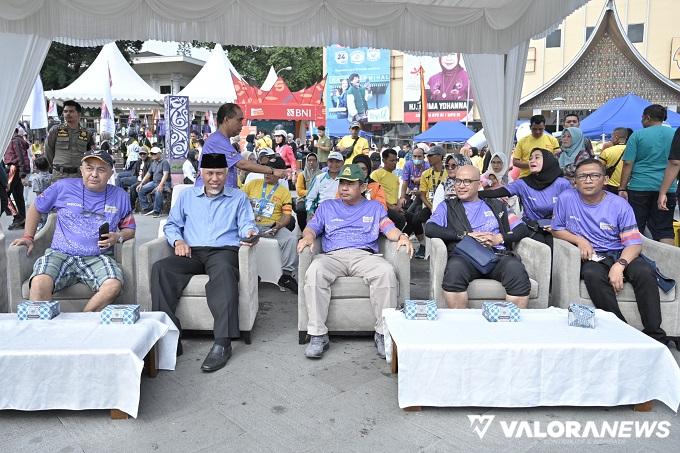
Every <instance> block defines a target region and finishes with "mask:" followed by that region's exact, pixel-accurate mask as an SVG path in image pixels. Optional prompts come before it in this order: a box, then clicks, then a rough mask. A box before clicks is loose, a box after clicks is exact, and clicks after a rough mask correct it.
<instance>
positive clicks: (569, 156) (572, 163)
mask: <svg viewBox="0 0 680 453" xmlns="http://www.w3.org/2000/svg"><path fill="white" fill-rule="evenodd" d="M561 138H562V146H561V150H560V152H559V153H557V158H558V160H559V164H560V168H561V169H562V172H563V173H564V175H565V176H566V177H567V179H569V180H572V181H573V179H574V173H575V170H576V164H578V163H579V162H580V161H582V160H583V159H587V158H589V157H593V156H592V154H591V153H589V152H588V151H587V150H586V146H585V138H584V137H583V132H581V129H579V128H578V127H568V128H566V129H565V130H564V132H562V137H561Z"/></svg>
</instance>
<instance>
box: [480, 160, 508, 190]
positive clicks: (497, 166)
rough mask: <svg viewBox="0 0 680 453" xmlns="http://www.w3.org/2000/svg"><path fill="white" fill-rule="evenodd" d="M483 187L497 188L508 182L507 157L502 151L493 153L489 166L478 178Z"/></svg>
mask: <svg viewBox="0 0 680 453" xmlns="http://www.w3.org/2000/svg"><path fill="white" fill-rule="evenodd" d="M479 180H480V183H481V186H482V187H483V188H484V189H499V188H501V187H503V186H504V185H506V184H507V183H508V168H507V157H506V156H505V154H503V153H493V155H492V156H491V160H490V161H489V168H487V170H486V171H485V172H484V173H482V176H481V177H480V178H479Z"/></svg>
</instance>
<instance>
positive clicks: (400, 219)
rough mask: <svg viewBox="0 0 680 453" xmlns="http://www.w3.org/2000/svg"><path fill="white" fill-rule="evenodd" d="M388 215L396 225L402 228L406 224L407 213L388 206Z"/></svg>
mask: <svg viewBox="0 0 680 453" xmlns="http://www.w3.org/2000/svg"><path fill="white" fill-rule="evenodd" d="M387 217H388V218H389V219H390V220H391V221H392V222H394V225H395V226H396V227H397V228H399V229H400V230H403V229H404V226H406V213H405V212H399V211H396V210H394V209H390V208H387Z"/></svg>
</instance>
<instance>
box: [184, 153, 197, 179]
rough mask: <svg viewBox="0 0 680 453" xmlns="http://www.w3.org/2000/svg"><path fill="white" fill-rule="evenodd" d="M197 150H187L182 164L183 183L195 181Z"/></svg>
mask: <svg viewBox="0 0 680 453" xmlns="http://www.w3.org/2000/svg"><path fill="white" fill-rule="evenodd" d="M197 155H198V151H197V150H195V149H190V150H189V151H187V159H186V160H185V161H184V163H183V164H182V173H183V174H184V184H193V183H195V182H196V174H197V173H198V157H197Z"/></svg>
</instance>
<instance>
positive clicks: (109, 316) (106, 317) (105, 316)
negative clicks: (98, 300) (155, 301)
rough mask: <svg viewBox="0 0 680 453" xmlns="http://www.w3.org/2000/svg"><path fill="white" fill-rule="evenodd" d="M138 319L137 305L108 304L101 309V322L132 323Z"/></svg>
mask: <svg viewBox="0 0 680 453" xmlns="http://www.w3.org/2000/svg"><path fill="white" fill-rule="evenodd" d="M138 319H139V305H108V306H106V308H104V309H103V310H102V314H101V323H102V324H134V323H136V322H137V320H138Z"/></svg>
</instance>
